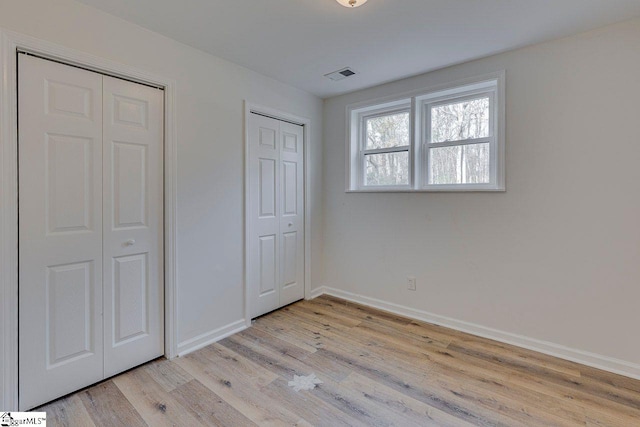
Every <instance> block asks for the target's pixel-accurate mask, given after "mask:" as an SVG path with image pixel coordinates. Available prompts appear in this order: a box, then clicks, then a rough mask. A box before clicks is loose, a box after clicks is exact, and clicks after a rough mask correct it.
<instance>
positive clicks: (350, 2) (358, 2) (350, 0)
mask: <svg viewBox="0 0 640 427" xmlns="http://www.w3.org/2000/svg"><path fill="white" fill-rule="evenodd" d="M336 1H337V2H338V3H340V4H341V5H343V6H344V7H358V6H362V5H363V4H365V3H366V2H367V0H336Z"/></svg>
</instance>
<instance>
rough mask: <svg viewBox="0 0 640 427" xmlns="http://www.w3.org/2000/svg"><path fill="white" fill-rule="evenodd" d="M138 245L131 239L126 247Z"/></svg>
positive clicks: (126, 243)
mask: <svg viewBox="0 0 640 427" xmlns="http://www.w3.org/2000/svg"><path fill="white" fill-rule="evenodd" d="M135 244H136V241H135V240H134V239H129V240H127V241H126V242H125V245H127V246H133V245H135Z"/></svg>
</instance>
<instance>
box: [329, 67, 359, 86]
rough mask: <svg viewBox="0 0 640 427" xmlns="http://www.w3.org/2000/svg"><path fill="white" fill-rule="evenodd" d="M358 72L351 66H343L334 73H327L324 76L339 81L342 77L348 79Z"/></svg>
mask: <svg viewBox="0 0 640 427" xmlns="http://www.w3.org/2000/svg"><path fill="white" fill-rule="evenodd" d="M355 74H356V72H355V71H353V70H352V69H351V68H349V67H347V68H343V69H342V70H338V71H334V72H333V73H329V74H325V75H324V76H325V77H327V78H329V79H331V80H333V81H334V82H337V81H339V80H342V79H346V78H347V77H351V76H354V75H355Z"/></svg>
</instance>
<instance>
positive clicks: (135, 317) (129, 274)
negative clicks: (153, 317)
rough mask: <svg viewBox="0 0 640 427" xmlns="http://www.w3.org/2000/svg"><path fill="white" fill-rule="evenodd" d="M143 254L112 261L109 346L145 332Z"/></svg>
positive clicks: (146, 276) (146, 279)
mask: <svg viewBox="0 0 640 427" xmlns="http://www.w3.org/2000/svg"><path fill="white" fill-rule="evenodd" d="M147 267H148V266H147V254H142V255H131V256H124V257H119V258H115V259H114V260H113V281H114V286H113V290H114V292H113V300H114V302H113V307H114V311H115V313H114V316H113V330H114V334H113V343H112V345H113V346H119V345H123V344H126V343H127V342H129V341H131V340H134V339H136V338H138V337H141V336H144V335H146V334H147V333H148V331H149V316H148V307H147V303H148V301H149V298H148V293H149V280H148V275H147Z"/></svg>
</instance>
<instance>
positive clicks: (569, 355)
mask: <svg viewBox="0 0 640 427" xmlns="http://www.w3.org/2000/svg"><path fill="white" fill-rule="evenodd" d="M322 294H327V295H332V296H334V297H337V298H342V299H345V300H347V301H352V302H355V303H358V304H362V305H366V306H369V307H373V308H377V309H380V310H384V311H388V312H390V313H394V314H398V315H400V316H405V317H409V318H411V319H416V320H420V321H423V322H427V323H433V324H435V325H440V326H444V327H447V328H451V329H455V330H457V331H461V332H466V333H469V334H472V335H477V336H479V337H483V338H488V339H492V340H495V341H499V342H502V343H505V344H511V345H515V346H518V347H522V348H526V349H528V350H533V351H537V352H540V353H544V354H548V355H549V356H554V357H558V358H560V359H565V360H569V361H571V362H576V363H580V364H582V365H587V366H591V367H593V368H597V369H602V370H604V371H608V372H613V373H615V374H619V375H624V376H626V377H630V378H634V379H640V365H638V364H635V363H631V362H627V361H624V360H620V359H615V358H612V357H608V356H603V355H601V354H596V353H590V352H587V351H583V350H577V349H574V348H570V347H566V346H563V345H560V344H555V343H552V342H548V341H542V340H538V339H535V338H529V337H525V336H522V335H517V334H513V333H510V332H504V331H500V330H498V329H493V328H488V327H486V326H481V325H477V324H474V323H469V322H464V321H461V320H456V319H451V318H449V317H445V316H440V315H437V314H433V313H429V312H426V311H422V310H416V309H414V308H409V307H405V306H402V305H399V304H394V303H390V302H386V301H382V300H379V299H376V298H371V297H367V296H364V295H358V294H354V293H351V292H346V291H342V290H340V289H335V288H330V287H327V286H323V287H321V288H317V289H314V291H313V293H312V295H314V298H315V297H318V296H320V295H322Z"/></svg>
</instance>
